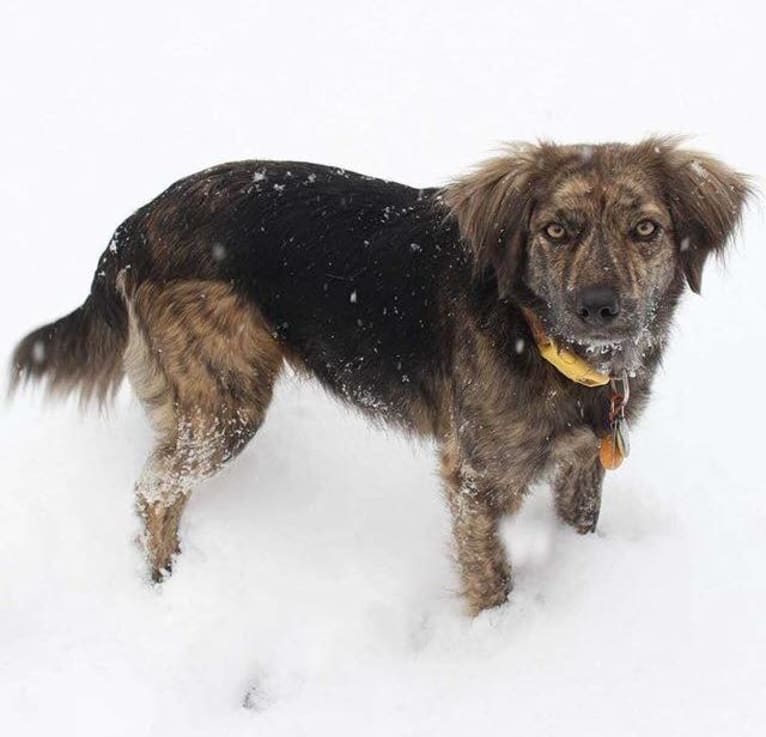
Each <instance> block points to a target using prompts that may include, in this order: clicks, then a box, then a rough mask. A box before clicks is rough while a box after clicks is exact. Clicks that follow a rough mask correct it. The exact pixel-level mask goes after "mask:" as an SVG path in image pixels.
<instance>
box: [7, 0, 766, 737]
mask: <svg viewBox="0 0 766 737" xmlns="http://www.w3.org/2000/svg"><path fill="white" fill-rule="evenodd" d="M110 6H111V4H108V3H92V4H89V3H84V2H80V1H79V0H70V1H69V2H66V3H55V2H53V1H52V0H51V1H50V2H48V3H42V2H38V1H37V0H25V1H24V2H21V0H18V1H15V0H4V3H3V5H2V9H0V28H2V30H0V38H2V43H0V65H1V66H2V70H3V71H2V74H1V75H0V92H1V93H2V105H3V112H2V116H0V161H2V171H1V173H0V196H1V199H2V204H0V211H1V212H2V232H3V242H2V252H3V255H4V259H3V268H2V269H0V282H1V283H0V353H1V354H2V355H3V356H7V355H8V354H9V353H10V350H11V348H12V345H13V343H14V341H15V340H16V339H17V338H18V337H20V336H21V335H22V334H23V333H24V332H25V331H27V330H28V329H30V328H32V327H34V326H36V325H37V324H39V323H41V322H44V321H48V320H49V319H51V318H54V317H57V316H59V315H61V314H63V313H64V312H66V311H68V310H70V309H71V308H73V307H74V306H76V305H77V304H79V303H80V302H81V301H82V299H83V298H84V296H85V294H86V292H87V288H88V285H89V282H90V279H91V275H92V272H93V270H94V268H95V264H96V260H97V257H98V255H99V254H100V253H101V251H102V249H103V248H104V247H105V245H106V243H107V242H108V240H109V237H110V235H111V232H112V230H113V228H114V227H115V226H116V225H117V224H118V223H119V222H120V220H121V219H122V218H124V217H125V216H126V215H127V214H128V213H129V212H130V211H131V210H132V209H133V208H135V207H136V206H138V205H139V204H142V203H143V202H144V201H146V200H147V199H149V198H150V197H152V196H153V195H154V194H156V193H157V192H159V191H160V190H161V189H162V188H164V187H165V186H166V185H167V184H168V183H170V182H171V181H173V180H174V179H175V178H177V177H179V176H182V175H184V174H186V173H189V172H191V171H194V170H196V169H199V168H202V167H203V166H206V165H209V164H212V163H216V162H219V161H224V160H230V159H237V158H256V157H258V158H292V159H308V160H314V161H320V162H327V163H334V164H338V165H343V166H346V167H348V168H351V169H356V170H361V171H364V172H367V173H371V174H376V175H380V176H385V177H389V178H395V179H400V180H403V181H408V182H411V183H413V184H418V185H428V184H438V183H440V182H443V181H445V180H446V178H447V177H449V176H450V175H452V174H455V173H456V172H459V171H461V170H462V169H464V168H465V167H466V166H468V165H469V164H471V163H472V162H474V161H476V160H477V159H480V158H481V157H482V156H484V155H485V154H486V153H487V152H488V151H489V150H490V149H491V148H492V147H493V146H494V145H495V143H496V142H497V141H499V140H502V139H534V138H536V137H551V138H554V139H558V140H562V141H581V140H588V141H590V140H594V141H598V140H617V139H623V140H636V139H637V138H639V137H641V136H642V135H644V134H647V133H651V132H681V133H691V134H696V135H697V137H696V138H695V139H694V141H693V143H694V145H696V146H698V147H699V148H703V149H708V150H710V151H712V152H714V153H715V154H717V155H719V156H720V157H721V158H722V159H724V160H725V161H727V162H728V163H730V164H732V165H734V166H736V167H738V168H740V169H742V170H744V171H748V172H751V173H752V174H754V175H756V176H758V175H761V174H763V173H764V172H766V146H765V145H764V140H766V107H765V105H766V104H765V103H764V96H763V70H764V69H766V50H765V48H764V42H763V38H762V31H763V28H764V26H765V24H766V17H765V16H766V11H764V10H762V9H761V8H762V7H763V6H762V4H761V3H757V2H755V1H753V2H751V3H737V2H727V3H721V2H720V0H717V1H716V2H714V3H710V2H705V1H702V0H699V1H698V2H695V3H694V4H693V5H689V4H687V3H678V6H677V7H673V6H672V5H671V4H669V3H668V2H661V3H654V2H641V3H635V2H632V3H628V4H626V5H625V7H621V4H620V3H617V2H614V1H609V0H603V1H595V0H592V1H590V2H585V3H566V2H564V1H563V0H559V2H557V3H552V2H539V1H538V2H528V3H512V2H509V1H508V0H502V2H497V3H494V4H486V3H481V2H474V3H466V2H458V3H453V2H447V1H446V0H440V2H434V3H428V4H426V3H412V2H401V3H383V2H378V3H366V2H361V1H360V0H355V1H354V2H348V3H343V4H338V3H328V2H321V3H308V2H306V3H293V2H281V3H272V2H263V3H249V2H247V3H246V2H243V3H240V4H231V3H228V2H223V1H222V2H216V3H199V7H197V4H194V3H190V2H178V3H156V2H143V1H142V2H138V1H137V0H133V2H131V3H123V4H122V5H121V6H120V7H119V8H117V7H110ZM532 6H534V8H533V7H532ZM760 184H761V185H762V184H763V182H762V181H761V182H760ZM765 241H766V224H765V223H764V218H763V215H762V212H761V211H760V210H759V208H758V207H755V208H752V209H751V210H750V211H749V213H748V216H747V219H746V222H745V226H744V229H743V232H742V235H741V237H740V239H739V242H738V245H737V247H736V248H735V249H734V250H733V251H732V253H731V258H730V259H729V264H728V267H727V268H726V270H724V269H721V268H711V269H709V270H708V273H707V274H706V279H705V285H704V297H703V298H702V299H699V298H692V297H689V298H688V299H687V301H686V302H685V304H684V306H683V309H682V314H681V315H680V319H679V322H678V328H677V330H676V335H675V339H674V342H673V344H672V347H671V350H670V355H669V356H668V358H667V362H666V368H665V370H664V371H663V373H662V374H661V375H660V377H659V379H658V381H657V384H656V391H655V395H654V401H653V404H652V405H651V407H650V409H649V411H648V412H647V413H646V416H645V418H644V420H643V422H642V423H641V424H640V426H639V427H637V428H635V430H636V432H635V434H634V442H633V445H634V453H633V456H632V457H631V459H630V461H629V462H628V463H627V464H626V465H625V466H624V467H623V469H621V470H619V471H617V472H615V473H612V474H610V475H609V477H608V480H607V486H606V492H605V499H604V507H603V514H602V521H601V525H600V530H599V533H598V534H597V535H595V536H589V537H586V538H580V537H577V536H576V535H575V534H573V533H572V532H570V531H568V530H565V529H562V528H560V527H559V526H558V525H557V523H556V522H555V521H554V519H553V515H552V512H551V508H550V503H549V498H548V492H547V489H545V488H541V489H539V490H538V491H537V493H536V495H535V496H534V497H533V498H532V499H531V500H530V502H529V504H528V505H527V507H526V508H525V510H524V513H523V514H522V516H521V517H520V518H519V519H516V520H514V521H513V522H512V523H510V524H509V526H508V530H507V533H508V535H507V537H508V544H509V547H510V550H511V552H512V555H513V558H514V562H515V564H516V589H515V591H514V593H513V595H512V597H511V600H510V602H509V603H508V605H506V606H505V607H503V608H501V609H498V610H495V611H492V612H490V613H487V614H484V615H482V616H481V617H479V618H478V619H476V620H474V621H470V620H468V619H466V618H465V617H464V616H463V615H462V614H461V613H460V605H459V602H458V601H457V599H456V597H455V594H454V591H455V588H456V579H455V575H454V571H453V570H452V566H451V563H450V559H449V535H448V520H447V514H446V510H445V507H444V504H443V502H442V499H441V496H440V491H439V487H438V483H437V479H436V475H435V463H434V451H433V449H432V448H431V447H430V446H429V445H427V444H420V445H412V444H411V443H409V442H408V441H405V440H404V439H403V438H400V437H398V436H396V435H394V434H391V433H384V432H382V431H380V430H374V429H372V428H370V427H369V426H368V425H367V424H366V423H365V422H364V421H363V420H362V419H360V418H359V417H358V416H355V415H354V414H352V413H350V412H348V411H347V410H345V409H343V408H342V407H340V406H339V405H337V404H336V403H335V402H334V401H332V400H330V399H329V398H327V397H326V396H325V395H324V394H323V393H322V392H321V391H319V390H318V389H317V388H316V387H315V386H313V385H311V384H299V383H296V382H295V381H294V380H286V381H284V382H283V383H282V384H281V385H280V387H279V391H278V395H277V398H276V401H275V403H274V405H273V408H272V411H271V413H270V416H269V418H268V421H267V423H266V425H265V427H264V429H263V431H262V432H261V433H260V434H259V435H258V437H257V438H256V440H255V441H254V442H253V443H252V445H251V446H250V447H249V448H248V449H247V451H246V452H245V453H244V455H243V456H242V457H241V458H240V459H239V460H238V461H237V462H235V463H234V464H233V465H232V466H231V467H230V468H229V469H228V471H227V472H225V473H224V474H222V476H221V477H219V478H217V479H215V480H214V481H212V482H210V483H208V484H207V486H206V487H204V488H203V489H201V490H200V491H199V493H198V494H197V495H196V496H195V497H194V498H193V499H192V501H191V503H190V506H189V508H188V511H187V514H186V517H185V519H184V523H183V545H184V549H185V551H184V554H183V556H182V558H181V559H180V561H179V562H178V564H177V568H176V571H175V574H174V576H173V578H172V579H171V580H170V581H169V582H167V583H166V584H165V585H164V586H163V587H162V588H161V589H159V590H158V589H156V588H152V587H150V586H149V585H147V584H146V583H145V580H144V579H143V578H142V576H143V569H142V561H141V557H140V554H139V552H138V551H137V549H136V547H135V546H134V543H133V539H134V537H135V534H136V531H137V525H136V521H135V519H134V517H133V513H132V483H133V480H134V479H135V477H136V475H137V473H138V471H139V469H140V467H141V464H142V462H143V458H144V455H145V453H146V451H147V449H148V447H149V439H150V436H149V429H148V426H147V425H146V423H145V421H144V418H143V416H142V413H141V410H140V408H139V407H138V406H137V405H136V403H135V401H134V400H132V399H131V398H130V396H129V394H128V392H124V393H123V394H121V395H120V397H119V401H118V402H117V404H116V406H115V407H114V409H113V410H111V412H110V413H109V415H108V416H107V417H99V416H96V415H86V416H81V415H80V414H79V413H78V411H77V410H76V408H75V407H74V406H73V405H72V404H65V405H63V406H62V405H59V406H51V407H45V408H44V407H43V405H42V403H41V401H40V398H39V396H38V395H36V394H34V393H32V394H25V395H22V396H20V397H18V398H17V399H16V401H15V402H14V403H13V404H12V405H9V406H7V407H3V408H1V409H0V413H1V414H0V458H1V462H2V469H1V472H0V731H2V733H3V734H7V735H50V734H56V735H78V736H82V735H88V736H89V735H110V736H111V735H130V736H131V737H139V736H141V735H158V734H162V735H185V736H186V735H225V736H226V737H236V736H238V735H248V734H258V735H291V736H292V735H302V734H306V735H308V734H311V735H322V734H328V735H329V734H332V735H352V734H353V735H356V734H361V735H378V734H380V735H396V736H399V735H418V736H421V735H440V736H446V735H466V734H480V733H483V734H492V735H494V734H497V735H507V734H533V735H558V734H564V733H566V734H574V735H580V734H582V735H591V736H595V735H610V736H612V735H621V736H622V735H695V736H696V735H700V734H705V735H719V734H720V735H724V734H726V735H737V737H742V736H745V735H756V734H762V733H763V729H764V724H765V723H766V627H765V626H764V621H766V619H765V615H764V610H765V609H766V574H764V563H765V561H766V488H765V487H766V481H765V480H764V472H763V467H764V466H763V463H764V457H763V453H764V430H763V427H764V422H766V419H764V418H765V417H766V402H765V400H764V393H765V392H766V388H764V377H763V372H764V368H765V367H766V348H765V347H764V342H765V341H764V339H765V338H766V327H765V326H766V290H765V289H764V287H763V283H764V279H766V242H765ZM246 706H247V707H249V708H246Z"/></svg>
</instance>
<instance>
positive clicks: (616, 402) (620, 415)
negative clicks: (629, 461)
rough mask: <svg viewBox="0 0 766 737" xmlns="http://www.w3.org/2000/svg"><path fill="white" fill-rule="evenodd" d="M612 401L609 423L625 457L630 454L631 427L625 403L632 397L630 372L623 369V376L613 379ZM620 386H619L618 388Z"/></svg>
mask: <svg viewBox="0 0 766 737" xmlns="http://www.w3.org/2000/svg"><path fill="white" fill-rule="evenodd" d="M611 385H612V401H611V407H610V411H609V424H610V425H611V426H612V432H613V434H614V443H615V445H616V446H617V448H618V449H619V451H620V453H621V454H622V457H623V458H627V457H628V456H629V455H630V428H629V427H628V421H627V420H626V419H625V405H627V403H628V400H629V399H630V382H629V381H628V374H627V373H626V372H624V371H623V373H622V376H620V377H618V378H612V379H611ZM618 387H619V388H618Z"/></svg>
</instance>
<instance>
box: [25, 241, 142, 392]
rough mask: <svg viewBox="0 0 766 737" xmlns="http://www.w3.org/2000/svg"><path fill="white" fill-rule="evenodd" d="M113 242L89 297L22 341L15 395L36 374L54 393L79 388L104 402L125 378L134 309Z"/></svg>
mask: <svg viewBox="0 0 766 737" xmlns="http://www.w3.org/2000/svg"><path fill="white" fill-rule="evenodd" d="M118 232H119V231H118ZM113 244H114V241H113V242H112V244H110V247H109V248H108V249H107V250H106V251H105V252H104V255H103V256H102V258H101V261H100V262H99V268H98V270H97V272H96V276H95V277H94V279H93V284H92V286H91V292H90V295H88V298H87V299H86V300H85V302H84V303H83V304H82V305H81V306H80V307H78V308H77V309H76V310H74V311H73V312H70V313H69V314H68V315H66V316H64V317H62V318H59V319H58V320H56V321H55V322H52V323H50V324H48V325H44V326H43V327H41V328H38V329H37V330H34V331H33V332H31V333H30V334H29V335H27V336H26V337H25V338H24V339H23V340H21V342H20V343H19V344H18V345H17V346H16V350H15V351H14V353H13V358H12V361H11V377H10V393H11V394H12V393H13V392H14V391H15V390H16V388H17V387H18V386H19V384H22V383H26V382H27V381H29V380H30V379H31V380H35V381H44V382H45V383H46V385H47V388H48V390H49V392H50V394H53V395H59V396H61V395H64V396H65V395H67V394H70V393H72V392H75V391H79V393H80V399H81V402H82V403H83V404H87V403H88V402H89V401H90V400H91V399H96V400H97V401H98V403H99V404H100V405H101V404H103V403H104V402H105V401H107V400H108V399H111V398H112V397H113V396H114V394H115V393H116V391H117V389H118V388H119V385H120V383H121V381H122V377H123V368H122V355H123V353H124V351H125V346H126V343H127V340H128V314H127V308H126V306H125V302H124V300H123V298H122V295H121V294H120V292H119V291H118V289H117V283H116V282H117V272H118V268H119V265H118V263H117V262H118V259H117V254H116V249H115V247H114V245H113Z"/></svg>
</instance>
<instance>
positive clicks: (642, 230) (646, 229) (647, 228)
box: [634, 220, 658, 238]
mask: <svg viewBox="0 0 766 737" xmlns="http://www.w3.org/2000/svg"><path fill="white" fill-rule="evenodd" d="M657 227H658V226H657V223H655V222H654V221H653V220H642V221H641V222H639V223H638V225H636V227H635V228H634V231H635V233H636V235H637V236H638V237H639V238H649V237H651V236H653V235H654V234H655V233H656V232H657Z"/></svg>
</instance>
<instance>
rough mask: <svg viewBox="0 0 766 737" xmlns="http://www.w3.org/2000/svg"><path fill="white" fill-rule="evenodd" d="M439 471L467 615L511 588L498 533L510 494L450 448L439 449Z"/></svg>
mask: <svg viewBox="0 0 766 737" xmlns="http://www.w3.org/2000/svg"><path fill="white" fill-rule="evenodd" d="M442 476H443V478H444V482H445V487H446V493H447V500H448V502H449V506H450V511H451V513H452V531H453V535H454V540H455V554H456V557H457V563H458V566H459V570H460V578H461V584H462V594H463V596H464V597H465V599H466V603H467V606H468V612H469V614H471V615H472V616H475V615H476V614H478V613H479V612H481V611H482V610H483V609H488V608H490V607H494V606H498V605H500V604H503V603H504V602H505V601H506V599H507V598H508V594H509V593H510V590H511V567H510V564H509V562H508V558H507V555H506V551H505V548H504V546H503V543H502V541H501V540H500V537H499V534H498V533H499V531H498V525H499V521H500V518H501V516H502V515H503V514H505V513H506V512H507V511H508V506H509V505H508V503H507V502H508V500H509V497H508V495H507V494H506V493H501V492H500V487H499V486H497V485H496V484H494V483H493V482H492V480H491V478H490V477H489V476H488V475H485V474H482V473H481V472H477V471H476V470H475V469H474V468H473V467H472V466H471V464H470V463H468V462H467V461H465V460H463V459H461V458H460V456H459V455H458V454H457V453H455V452H454V451H450V450H445V451H444V452H443V454H442ZM518 496H519V498H521V497H522V496H523V494H519V495H518Z"/></svg>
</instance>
